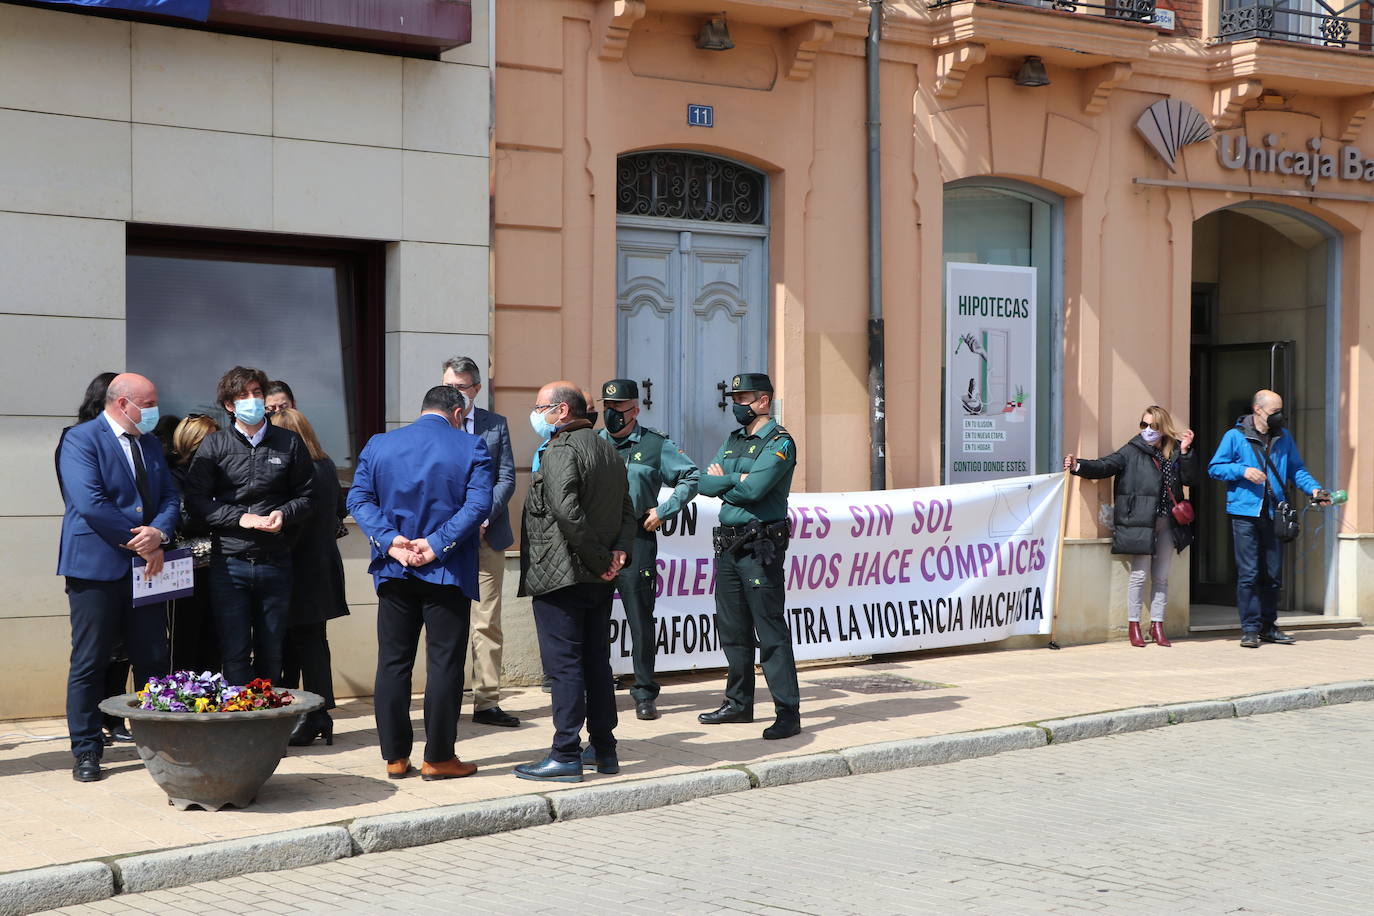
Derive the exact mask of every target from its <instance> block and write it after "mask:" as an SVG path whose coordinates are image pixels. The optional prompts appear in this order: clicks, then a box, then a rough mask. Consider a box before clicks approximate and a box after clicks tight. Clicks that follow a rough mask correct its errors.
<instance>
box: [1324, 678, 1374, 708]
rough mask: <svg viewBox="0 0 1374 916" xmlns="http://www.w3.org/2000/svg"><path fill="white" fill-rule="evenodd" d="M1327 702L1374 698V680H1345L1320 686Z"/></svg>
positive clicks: (1352, 701)
mask: <svg viewBox="0 0 1374 916" xmlns="http://www.w3.org/2000/svg"><path fill="white" fill-rule="evenodd" d="M1320 689H1321V692H1322V699H1323V700H1324V701H1325V702H1326V703H1327V704H1336V703H1354V702H1356V701H1359V700H1374V681H1343V682H1341V683H1339V684H1327V685H1326V686H1324V687H1322V688H1320Z"/></svg>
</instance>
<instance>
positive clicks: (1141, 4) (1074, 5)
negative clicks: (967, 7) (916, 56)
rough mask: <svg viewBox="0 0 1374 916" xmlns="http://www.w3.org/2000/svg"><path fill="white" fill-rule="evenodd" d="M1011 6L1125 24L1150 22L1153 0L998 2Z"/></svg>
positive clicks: (937, 3) (935, 0) (938, 3)
mask: <svg viewBox="0 0 1374 916" xmlns="http://www.w3.org/2000/svg"><path fill="white" fill-rule="evenodd" d="M956 2H958V0H931V2H929V3H928V4H927V5H928V6H929V7H930V9H933V10H938V9H940V8H941V7H945V6H951V5H953V4H954V3H956ZM1000 2H1003V3H1006V4H1008V5H1011V6H1031V7H1038V8H1040V9H1047V10H1056V11H1057V12H1060V13H1081V14H1082V15H1084V16H1103V17H1106V18H1108V19H1124V20H1125V21H1127V22H1152V21H1153V20H1154V17H1155V0H1102V2H1101V3H1080V2H1078V0H1000Z"/></svg>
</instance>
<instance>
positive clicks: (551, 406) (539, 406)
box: [534, 401, 563, 413]
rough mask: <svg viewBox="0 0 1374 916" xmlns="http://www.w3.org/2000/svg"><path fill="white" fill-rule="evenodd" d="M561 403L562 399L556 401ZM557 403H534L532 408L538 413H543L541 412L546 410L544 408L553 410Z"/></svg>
mask: <svg viewBox="0 0 1374 916" xmlns="http://www.w3.org/2000/svg"><path fill="white" fill-rule="evenodd" d="M561 403H563V402H562V401H559V402H558V404H561ZM558 404H535V405H534V409H535V410H536V411H538V412H539V413H543V412H544V411H546V410H553V409H554V408H555V407H557V406H558Z"/></svg>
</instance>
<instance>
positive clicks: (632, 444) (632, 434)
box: [600, 378, 701, 719]
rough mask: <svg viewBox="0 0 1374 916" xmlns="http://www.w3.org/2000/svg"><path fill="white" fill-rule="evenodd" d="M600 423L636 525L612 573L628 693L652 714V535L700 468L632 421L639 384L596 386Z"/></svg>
mask: <svg viewBox="0 0 1374 916" xmlns="http://www.w3.org/2000/svg"><path fill="white" fill-rule="evenodd" d="M601 401H602V406H603V407H604V408H605V417H606V428H605V429H603V430H601V433H600V434H601V436H602V437H603V438H605V439H608V440H610V442H611V444H612V445H614V446H615V447H616V449H617V450H618V451H619V452H620V457H621V458H622V459H624V461H625V469H626V471H627V472H628V473H629V475H630V502H631V503H633V505H634V512H635V518H636V519H637V520H638V522H639V527H638V528H637V529H635V531H636V536H635V543H634V555H633V556H632V557H631V558H630V561H629V562H628V563H626V564H625V567H624V568H623V569H621V570H620V575H619V576H618V577H617V578H616V586H617V588H619V590H620V603H621V604H622V605H623V606H624V608H625V621H626V623H628V624H629V626H630V646H631V648H630V656H631V658H632V659H633V661H634V668H635V682H634V686H633V687H631V688H630V695H631V696H632V697H634V701H635V715H636V716H637V717H639V718H641V719H657V718H658V708H657V706H655V701H656V700H657V699H658V682H657V681H655V680H654V655H655V654H656V650H657V647H658V635H657V633H656V631H655V628H654V577H655V575H656V574H657V572H658V565H657V563H658V535H657V534H656V533H655V532H657V531H658V529H659V527H660V526H662V524H663V522H664V521H665V520H666V519H670V518H672V517H673V516H674V515H676V514H677V513H678V512H680V511H681V510H682V507H683V506H685V505H687V504H688V503H689V502H691V501H692V500H693V499H695V498H696V495H697V479H698V477H700V476H701V472H700V471H698V470H697V466H696V464H694V463H693V461H692V459H691V458H688V457H687V456H686V455H685V454H684V453H683V451H682V449H680V448H678V447H677V446H676V445H674V444H673V440H672V439H669V438H668V437H667V435H665V434H664V433H661V432H659V431H658V430H656V429H650V428H649V427H647V426H643V425H641V424H640V423H639V422H638V421H637V419H636V418H637V417H638V416H639V386H638V385H636V384H635V383H634V381H633V380H632V379H625V378H615V379H611V380H610V381H609V382H607V383H606V384H604V385H602V386H601ZM663 487H672V488H673V493H672V495H671V496H669V497H668V498H667V499H665V500H664V501H663V502H661V503H660V502H659V501H658V493H659V490H660V489H662V488H663Z"/></svg>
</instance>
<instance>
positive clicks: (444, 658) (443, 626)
mask: <svg viewBox="0 0 1374 916" xmlns="http://www.w3.org/2000/svg"><path fill="white" fill-rule="evenodd" d="M471 610H472V602H471V600H469V598H468V597H467V596H466V595H464V594H463V591H462V589H460V588H459V587H458V586H456V585H435V584H433V583H430V582H424V581H421V580H419V579H411V578H405V579H388V580H386V581H385V582H383V583H382V584H381V585H379V586H377V680H376V683H375V685H374V688H373V702H374V706H375V710H376V716H377V740H378V743H380V744H381V749H382V757H383V758H385V759H386V760H400V759H401V758H403V757H409V756H410V751H411V749H412V747H413V746H414V743H415V733H414V729H413V728H412V727H411V724H410V693H411V689H410V688H411V671H412V670H413V669H414V668H415V650H416V649H417V648H418V647H419V645H420V629H421V627H423V628H424V631H425V656H426V668H425V677H426V682H425V760H427V761H429V762H430V763H443V762H444V761H445V760H452V759H453V758H454V757H455V756H456V754H455V753H454V745H455V743H456V742H457V740H458V707H459V704H460V703H461V701H462V698H463V661H464V660H465V659H466V658H467V649H468V620H469V618H470V616H471Z"/></svg>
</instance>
